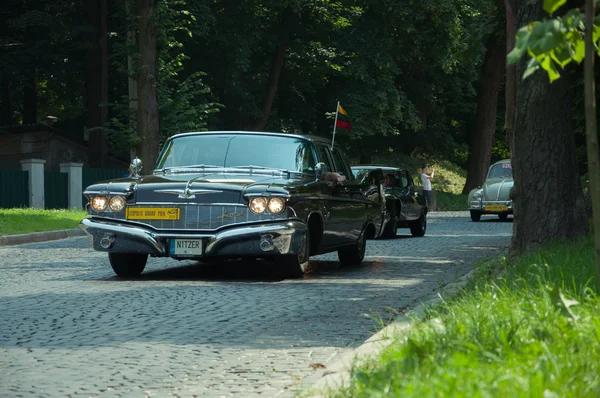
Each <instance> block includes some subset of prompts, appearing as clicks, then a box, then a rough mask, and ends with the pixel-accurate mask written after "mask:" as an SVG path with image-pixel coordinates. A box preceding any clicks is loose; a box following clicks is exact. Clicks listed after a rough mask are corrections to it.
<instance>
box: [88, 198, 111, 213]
mask: <svg viewBox="0 0 600 398" xmlns="http://www.w3.org/2000/svg"><path fill="white" fill-rule="evenodd" d="M90 202H91V204H92V209H94V210H96V211H104V210H106V207H107V206H108V200H107V199H106V196H102V195H97V196H92V200H91V201H90Z"/></svg>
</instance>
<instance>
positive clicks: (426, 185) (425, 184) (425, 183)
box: [421, 173, 431, 191]
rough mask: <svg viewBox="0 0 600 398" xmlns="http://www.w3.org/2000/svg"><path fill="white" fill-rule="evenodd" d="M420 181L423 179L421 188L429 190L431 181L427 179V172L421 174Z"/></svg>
mask: <svg viewBox="0 0 600 398" xmlns="http://www.w3.org/2000/svg"><path fill="white" fill-rule="evenodd" d="M421 181H423V190H424V191H431V181H429V176H428V175H427V174H425V173H423V174H421Z"/></svg>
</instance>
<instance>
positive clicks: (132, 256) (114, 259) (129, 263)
mask: <svg viewBox="0 0 600 398" xmlns="http://www.w3.org/2000/svg"><path fill="white" fill-rule="evenodd" d="M108 261H110V265H111V266H112V269H113V271H115V274H117V275H118V276H125V277H127V276H129V277H131V276H139V275H140V274H141V273H142V271H143V270H144V268H146V262H147V261H148V255H147V254H137V253H108Z"/></svg>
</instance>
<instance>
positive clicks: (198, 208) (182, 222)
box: [128, 204, 287, 230]
mask: <svg viewBox="0 0 600 398" xmlns="http://www.w3.org/2000/svg"><path fill="white" fill-rule="evenodd" d="M128 207H130V208H137V207H159V208H167V207H168V208H179V209H181V211H180V217H179V220H172V221H170V220H138V222H141V223H144V224H148V225H151V226H153V227H154V228H157V229H170V230H216V229H218V228H221V227H224V226H227V225H232V224H239V223H245V222H257V221H270V220H276V219H282V218H287V216H286V213H283V214H280V215H271V214H266V215H264V214H263V215H256V214H254V213H252V212H251V211H250V210H249V209H248V206H246V205H243V204H199V205H195V204H186V205H179V204H153V205H130V206H128ZM238 213H243V214H240V215H237V214H238Z"/></svg>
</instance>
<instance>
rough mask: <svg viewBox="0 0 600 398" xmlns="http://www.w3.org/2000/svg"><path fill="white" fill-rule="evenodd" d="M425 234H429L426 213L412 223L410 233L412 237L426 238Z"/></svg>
mask: <svg viewBox="0 0 600 398" xmlns="http://www.w3.org/2000/svg"><path fill="white" fill-rule="evenodd" d="M425 232H427V215H426V214H425V213H421V217H419V218H418V219H417V220H415V221H411V223H410V233H411V234H412V236H415V237H421V236H425Z"/></svg>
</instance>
